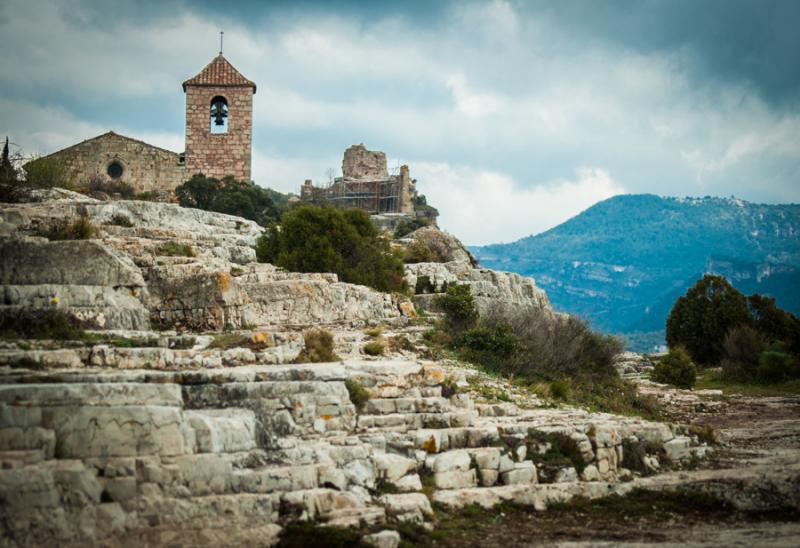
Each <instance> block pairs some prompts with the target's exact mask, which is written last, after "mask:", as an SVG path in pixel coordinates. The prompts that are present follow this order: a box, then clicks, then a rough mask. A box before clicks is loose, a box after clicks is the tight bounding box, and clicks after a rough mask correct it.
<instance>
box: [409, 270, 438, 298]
mask: <svg viewBox="0 0 800 548" xmlns="http://www.w3.org/2000/svg"><path fill="white" fill-rule="evenodd" d="M435 292H436V286H435V285H433V282H431V279H430V277H428V276H425V275H422V276H418V277H417V284H416V286H414V293H415V294H416V295H423V294H425V293H435Z"/></svg>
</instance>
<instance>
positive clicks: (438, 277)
mask: <svg viewBox="0 0 800 548" xmlns="http://www.w3.org/2000/svg"><path fill="white" fill-rule="evenodd" d="M397 244H398V245H399V246H401V247H402V248H404V249H413V246H415V245H423V246H426V247H428V249H430V250H431V252H432V255H433V256H434V257H437V258H438V259H439V262H423V263H411V264H406V265H405V279H406V282H407V283H408V286H409V287H410V288H411V289H412V290H414V293H415V296H414V302H415V304H417V305H419V306H421V307H422V308H425V309H428V310H434V311H435V310H436V296H437V294H439V293H442V292H444V291H445V290H446V289H447V286H448V285H451V284H461V285H467V286H469V288H470V291H471V292H472V296H473V298H474V299H475V305H476V306H477V308H478V311H479V312H480V313H486V312H488V311H490V310H491V309H493V308H494V307H498V306H502V307H512V308H523V309H525V310H528V311H531V312H533V313H534V314H543V315H546V316H548V317H550V316H553V314H554V312H553V310H552V308H551V306H550V303H549V301H548V299H547V295H546V294H545V292H544V291H543V290H541V289H540V288H538V287H537V286H536V283H535V282H534V280H533V278H529V277H525V276H520V275H519V274H514V273H510V272H499V271H496V270H490V269H486V268H481V267H480V266H479V265H478V263H477V261H476V260H475V258H474V257H473V256H472V254H471V253H470V252H469V251H468V250H467V248H466V247H464V245H463V244H462V243H461V242H460V241H459V240H458V239H457V238H455V237H454V236H452V235H451V234H448V233H446V232H442V231H440V230H439V229H437V228H435V227H423V228H420V229H417V230H415V231H414V232H412V233H411V234H409V235H407V236H406V237H404V238H403V239H401V240H399V241H398V242H397Z"/></svg>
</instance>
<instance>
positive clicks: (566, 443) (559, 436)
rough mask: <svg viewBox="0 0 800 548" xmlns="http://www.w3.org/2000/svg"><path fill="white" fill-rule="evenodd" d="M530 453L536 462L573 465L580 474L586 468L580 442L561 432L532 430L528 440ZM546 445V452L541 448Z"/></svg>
mask: <svg viewBox="0 0 800 548" xmlns="http://www.w3.org/2000/svg"><path fill="white" fill-rule="evenodd" d="M526 443H527V446H528V447H527V448H528V455H530V458H531V459H533V461H534V462H537V463H544V464H548V465H553V466H563V465H572V466H574V467H575V470H577V471H578V473H579V474H580V473H581V472H583V469H584V468H586V462H585V461H584V460H583V454H582V453H581V450H580V448H579V447H578V442H576V441H575V440H574V439H572V438H571V437H570V436H568V435H567V434H563V433H561V432H542V431H539V430H530V431H529V432H528V437H527V440H526ZM542 447H545V448H546V449H545V451H544V452H540V448H542Z"/></svg>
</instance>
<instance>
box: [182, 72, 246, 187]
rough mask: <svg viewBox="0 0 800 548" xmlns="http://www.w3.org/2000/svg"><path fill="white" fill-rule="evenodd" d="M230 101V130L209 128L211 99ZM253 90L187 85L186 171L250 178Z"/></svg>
mask: <svg viewBox="0 0 800 548" xmlns="http://www.w3.org/2000/svg"><path fill="white" fill-rule="evenodd" d="M217 96H221V97H224V98H225V99H226V100H227V101H228V132H227V133H217V134H215V133H211V132H210V131H209V127H210V118H209V109H210V106H211V100H212V99H213V98H214V97H217ZM252 140H253V90H252V88H248V87H224V86H194V85H187V86H186V174H187V175H188V176H189V177H191V176H192V175H194V174H195V173H203V174H204V175H207V176H209V177H216V178H218V179H221V178H222V177H225V176H226V175H233V177H234V178H236V179H237V180H243V181H249V180H250V161H251V148H252Z"/></svg>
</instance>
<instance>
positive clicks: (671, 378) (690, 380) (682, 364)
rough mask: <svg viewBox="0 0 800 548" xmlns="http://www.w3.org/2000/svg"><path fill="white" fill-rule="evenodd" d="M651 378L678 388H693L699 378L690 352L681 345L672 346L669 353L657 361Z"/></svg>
mask: <svg viewBox="0 0 800 548" xmlns="http://www.w3.org/2000/svg"><path fill="white" fill-rule="evenodd" d="M650 378H651V379H652V380H654V381H656V382H660V383H664V384H670V385H672V386H677V387H678V388H691V387H692V386H694V383H695V381H696V380H697V368H696V367H695V365H694V364H693V363H692V359H691V358H690V357H689V353H688V352H686V350H685V349H684V348H683V347H681V346H676V347H674V348H670V350H669V354H667V355H666V356H664V357H663V358H661V359H660V360H659V361H658V363H656V366H655V368H654V369H653V373H652V374H651V375H650Z"/></svg>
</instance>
